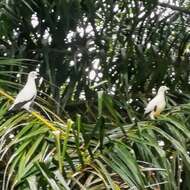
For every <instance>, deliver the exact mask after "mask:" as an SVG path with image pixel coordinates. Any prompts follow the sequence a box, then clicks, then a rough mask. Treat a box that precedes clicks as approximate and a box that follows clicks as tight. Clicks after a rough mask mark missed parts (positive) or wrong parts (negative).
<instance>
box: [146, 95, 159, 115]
mask: <svg viewBox="0 0 190 190" xmlns="http://www.w3.org/2000/svg"><path fill="white" fill-rule="evenodd" d="M160 101H161V98H160V97H159V96H155V97H154V98H153V99H152V100H151V101H150V102H149V103H148V105H147V106H146V108H145V114H147V113H150V112H152V111H156V110H155V109H157V107H158V106H159V102H160Z"/></svg>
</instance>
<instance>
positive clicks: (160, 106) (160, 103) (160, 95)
mask: <svg viewBox="0 0 190 190" xmlns="http://www.w3.org/2000/svg"><path fill="white" fill-rule="evenodd" d="M167 90H169V88H168V87H167V86H161V87H160V88H159V89H158V92H157V94H156V96H155V97H154V98H153V99H152V100H151V101H150V102H149V103H148V105H147V106H146V108H145V112H144V113H145V114H149V116H150V118H151V119H155V116H158V115H160V113H161V112H162V111H163V110H164V108H165V107H166V100H165V92H166V91H167Z"/></svg>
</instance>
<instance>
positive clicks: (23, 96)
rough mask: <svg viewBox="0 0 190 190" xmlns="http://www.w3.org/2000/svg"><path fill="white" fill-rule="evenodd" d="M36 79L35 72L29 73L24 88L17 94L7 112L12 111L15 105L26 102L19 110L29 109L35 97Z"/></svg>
mask: <svg viewBox="0 0 190 190" xmlns="http://www.w3.org/2000/svg"><path fill="white" fill-rule="evenodd" d="M36 77H37V73H36V72H35V71H32V72H30V73H29V75H28V79H27V82H26V84H25V86H24V87H23V89H22V90H21V91H20V92H19V93H18V95H17V96H16V98H15V100H14V103H13V105H12V106H11V107H10V108H9V110H11V109H13V108H14V106H15V105H16V104H19V103H22V102H25V101H26V104H24V105H23V106H22V107H21V108H24V109H26V110H29V109H30V106H31V104H32V103H33V101H34V99H35V98H36V95H37V89H36V83H35V79H36ZM28 101H29V102H28Z"/></svg>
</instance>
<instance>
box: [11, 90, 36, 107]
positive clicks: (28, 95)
mask: <svg viewBox="0 0 190 190" xmlns="http://www.w3.org/2000/svg"><path fill="white" fill-rule="evenodd" d="M35 95H36V93H35V91H33V90H31V89H30V88H29V87H24V88H23V89H22V90H21V91H20V92H19V93H18V95H17V96H16V98H15V101H14V103H15V104H16V103H19V102H24V101H29V100H31V99H32V98H33V97H34V96H35Z"/></svg>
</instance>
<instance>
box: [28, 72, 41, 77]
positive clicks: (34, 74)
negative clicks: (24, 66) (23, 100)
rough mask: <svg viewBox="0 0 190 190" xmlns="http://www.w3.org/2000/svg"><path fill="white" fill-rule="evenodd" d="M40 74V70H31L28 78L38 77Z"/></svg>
mask: <svg viewBox="0 0 190 190" xmlns="http://www.w3.org/2000/svg"><path fill="white" fill-rule="evenodd" d="M38 76H39V74H38V72H37V71H31V72H30V73H29V74H28V79H37V78H38Z"/></svg>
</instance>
